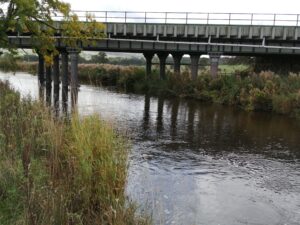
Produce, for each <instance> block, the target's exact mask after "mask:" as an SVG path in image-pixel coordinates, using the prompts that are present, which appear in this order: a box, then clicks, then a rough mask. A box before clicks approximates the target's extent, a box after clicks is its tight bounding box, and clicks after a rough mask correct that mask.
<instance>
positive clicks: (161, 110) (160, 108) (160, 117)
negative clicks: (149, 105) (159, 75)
mask: <svg viewBox="0 0 300 225" xmlns="http://www.w3.org/2000/svg"><path fill="white" fill-rule="evenodd" d="M163 113H164V98H163V97H160V98H159V99H158V103H157V118H156V120H157V127H156V131H157V133H158V134H159V133H161V132H162V131H163V129H164V123H163Z"/></svg>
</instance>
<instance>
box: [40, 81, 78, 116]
mask: <svg viewBox="0 0 300 225" xmlns="http://www.w3.org/2000/svg"><path fill="white" fill-rule="evenodd" d="M45 90H46V95H45ZM59 92H60V87H59V85H54V89H53V92H52V83H50V84H47V85H45V86H39V100H40V101H42V102H46V104H47V106H49V107H52V108H53V111H54V114H55V115H56V116H57V117H58V116H59V115H60V112H62V113H63V114H64V116H66V117H67V116H68V112H69V109H68V105H69V102H68V99H69V98H68V95H69V93H68V87H63V88H62V91H61V94H62V96H61V99H60V94H59ZM52 100H53V104H52ZM60 100H61V101H60ZM77 101H78V89H76V90H72V91H71V107H72V108H71V111H72V112H73V111H76V110H77ZM60 103H61V106H60Z"/></svg>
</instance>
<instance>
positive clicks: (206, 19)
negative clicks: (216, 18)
mask: <svg viewBox="0 0 300 225" xmlns="http://www.w3.org/2000/svg"><path fill="white" fill-rule="evenodd" d="M206 20H207V21H206V23H207V24H209V13H207V18H206Z"/></svg>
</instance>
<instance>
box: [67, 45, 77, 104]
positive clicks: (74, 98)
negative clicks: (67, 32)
mask: <svg viewBox="0 0 300 225" xmlns="http://www.w3.org/2000/svg"><path fill="white" fill-rule="evenodd" d="M79 52H80V50H79V49H77V48H72V49H68V53H69V54H70V61H71V98H72V104H77V96H78V86H79V84H78V56H79Z"/></svg>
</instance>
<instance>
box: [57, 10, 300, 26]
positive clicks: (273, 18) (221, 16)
mask: <svg viewBox="0 0 300 225" xmlns="http://www.w3.org/2000/svg"><path fill="white" fill-rule="evenodd" d="M72 12H73V13H75V14H76V15H77V16H78V18H79V20H80V21H86V20H87V15H89V16H92V17H93V19H95V20H96V21H98V22H105V23H157V24H158V23H162V24H222V25H266V26H300V14H272V13H209V12H138V11H82V10H74V11H72ZM62 18H63V17H62V15H57V14H56V15H53V19H56V20H61V19H62Z"/></svg>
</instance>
